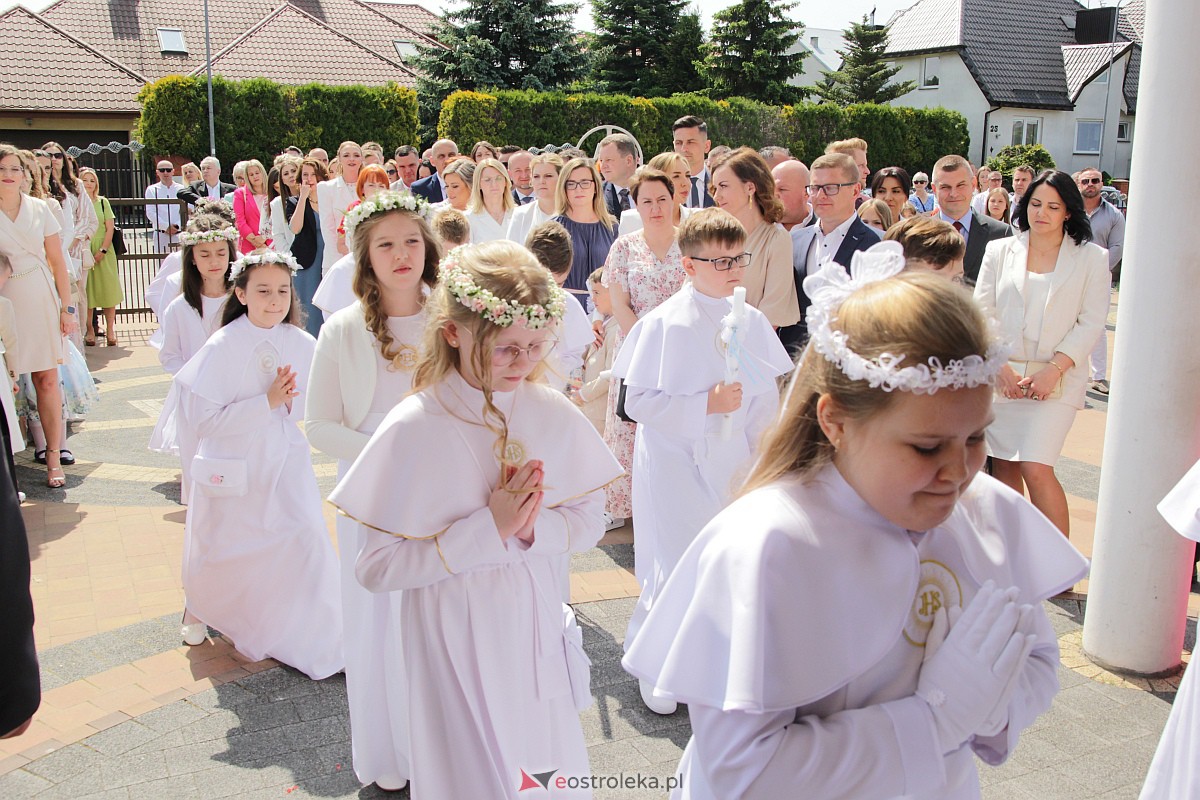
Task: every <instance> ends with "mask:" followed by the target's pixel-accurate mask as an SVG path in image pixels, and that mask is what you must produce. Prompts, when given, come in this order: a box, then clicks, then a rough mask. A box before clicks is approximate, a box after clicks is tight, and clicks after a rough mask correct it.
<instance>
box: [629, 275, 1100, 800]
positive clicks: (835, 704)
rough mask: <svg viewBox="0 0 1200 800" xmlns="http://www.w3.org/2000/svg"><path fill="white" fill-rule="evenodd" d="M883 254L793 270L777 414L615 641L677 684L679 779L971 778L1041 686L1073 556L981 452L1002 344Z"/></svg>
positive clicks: (945, 287)
mask: <svg viewBox="0 0 1200 800" xmlns="http://www.w3.org/2000/svg"><path fill="white" fill-rule="evenodd" d="M903 269H904V258H903V256H902V255H900V254H897V253H888V252H884V253H872V254H864V253H859V254H856V255H855V259H854V263H853V264H852V265H851V275H847V274H846V272H845V270H844V269H843V268H842V267H840V266H838V265H837V264H834V263H832V262H830V263H829V264H826V265H825V266H823V267H822V269H821V271H820V272H819V273H818V274H817V275H814V276H810V277H809V278H808V279H807V280H806V281H805V285H804V290H805V292H806V293H807V294H808V296H809V297H811V298H812V299H813V304H812V306H811V307H810V309H809V312H808V328H809V330H810V331H811V333H812V339H811V340H810V342H809V345H808V347H807V349H806V350H805V353H804V355H803V357H802V359H801V362H800V366H799V368H798V370H797V372H796V376H795V378H794V379H793V382H792V386H791V388H790V389H789V391H788V394H787V398H786V399H785V401H784V405H783V409H782V411H781V413H780V415H779V418H778V421H777V422H776V423H775V424H774V425H773V426H772V427H771V428H770V429H769V430H768V431H767V432H766V433H765V434H764V436H763V441H762V443H761V449H760V455H759V458H758V460H757V461H756V462H755V466H754V468H753V470H752V471H751V474H750V476H749V477H748V478H747V481H746V484H745V486H744V487H743V488H742V490H741V493H740V496H739V497H738V498H737V499H736V500H734V502H732V503H731V504H730V505H729V506H728V507H727V508H726V509H725V510H723V511H722V512H721V513H720V514H718V515H717V516H716V517H715V518H714V519H713V521H712V522H711V523H710V524H709V525H708V526H707V527H705V529H704V531H703V532H702V533H701V534H700V536H699V537H698V538H697V539H696V541H695V542H694V543H693V544H692V546H691V547H690V548H689V549H688V551H687V552H686V553H685V554H684V557H683V559H682V560H681V561H680V563H679V564H678V566H677V567H676V569H675V573H674V575H673V576H672V579H671V581H670V583H668V584H667V586H666V588H665V590H664V591H663V593H662V595H661V596H660V597H659V598H658V601H657V603H656V604H655V606H654V608H653V609H652V610H651V612H650V615H649V617H648V618H647V620H646V622H645V624H644V625H643V627H642V629H641V631H640V632H639V634H638V636H637V638H636V639H635V640H634V641H633V642H632V643H627V645H626V655H625V659H624V661H623V664H624V666H625V668H626V669H627V670H628V671H629V672H630V673H632V674H633V675H635V676H636V677H638V678H639V679H642V680H647V681H651V682H653V683H654V685H655V686H657V687H658V689H659V690H660V691H661V692H663V693H664V694H666V695H667V696H668V697H670V698H672V699H674V700H676V701H678V702H686V703H687V704H688V714H689V717H690V720H691V723H692V739H691V741H690V742H689V743H688V746H687V749H686V750H685V751H684V755H683V759H682V761H681V762H680V766H679V772H680V773H681V776H682V783H681V786H682V788H681V789H680V790H678V791H676V792H675V793H674V794H673V795H672V797H673V798H676V800H684V799H685V798H686V800H717V799H718V798H720V800H726V798H733V797H738V798H777V797H814V798H816V797H819V798H822V800H860V799H861V798H867V797H871V798H897V799H898V798H901V797H903V798H907V799H910V800H935V799H936V800H970V799H972V798H974V799H976V800H977V798H978V797H979V791H980V789H979V776H978V774H977V772H976V766H975V757H976V756H978V757H979V758H980V759H981V760H983V761H984V762H985V763H987V764H992V765H996V764H1000V763H1002V762H1003V761H1004V760H1005V759H1006V758H1008V756H1009V754H1010V753H1011V752H1012V751H1013V749H1014V748H1015V747H1016V744H1017V739H1018V736H1019V735H1020V734H1021V732H1022V731H1023V730H1024V729H1025V728H1027V727H1028V726H1029V725H1030V724H1031V723H1032V722H1033V721H1034V720H1035V719H1036V718H1037V716H1038V715H1039V714H1041V713H1042V712H1044V711H1045V710H1046V709H1048V708H1049V707H1050V703H1051V700H1052V699H1053V697H1054V694H1055V693H1056V692H1057V690H1058V681H1057V677H1056V672H1055V670H1056V668H1057V665H1058V642H1057V639H1056V637H1055V634H1054V630H1053V629H1052V628H1051V626H1050V624H1049V621H1048V620H1047V618H1046V615H1045V613H1044V612H1043V610H1042V607H1041V603H1042V601H1043V600H1045V599H1046V598H1048V597H1052V596H1053V595H1055V594H1057V593H1058V592H1061V591H1063V590H1064V589H1066V588H1069V587H1070V586H1071V585H1072V584H1074V583H1075V581H1077V580H1078V579H1079V578H1080V577H1082V576H1083V575H1084V574H1085V573H1086V569H1087V567H1086V562H1085V561H1084V559H1083V557H1082V556H1080V555H1079V553H1078V552H1076V551H1075V550H1074V549H1073V548H1072V547H1071V545H1070V543H1069V542H1067V540H1066V539H1065V538H1063V536H1062V535H1061V534H1060V533H1059V532H1058V530H1057V529H1056V528H1055V527H1054V526H1053V525H1052V524H1051V523H1050V521H1049V520H1047V519H1046V518H1045V517H1044V516H1043V515H1042V514H1041V513H1040V512H1039V511H1037V510H1036V509H1035V508H1033V506H1032V505H1030V504H1029V503H1028V502H1027V501H1026V500H1025V499H1024V498H1023V497H1021V496H1019V495H1017V494H1016V493H1014V492H1012V491H1011V490H1009V489H1008V488H1006V487H1005V486H1003V485H1002V484H1000V483H999V482H998V481H996V480H994V479H992V478H990V477H989V476H987V475H981V474H978V473H979V470H980V468H981V467H982V466H983V463H984V460H985V459H986V455H987V453H986V444H985V440H984V430H985V429H986V427H987V426H988V424H989V423H990V422H991V419H992V410H991V399H992V391H993V389H992V385H991V384H992V382H993V381H994V380H995V376H996V374H997V372H998V371H999V370H1000V369H1001V368H1002V367H1003V366H1004V365H1005V363H1006V359H1007V355H1008V350H1007V348H1006V347H1004V346H1003V345H1001V344H999V343H997V342H995V341H993V340H992V339H991V337H990V334H989V328H988V325H987V322H986V321H985V319H984V318H983V315H982V314H981V313H980V311H979V309H978V308H977V307H976V306H975V305H974V303H972V301H971V299H970V297H969V296H967V295H966V294H964V293H963V292H962V290H961V289H960V288H958V287H955V286H953V285H952V284H950V283H949V282H948V281H946V280H944V279H942V278H940V277H937V276H935V275H931V274H927V273H924V272H915V273H906V274H903V275H901V274H899V273H900V272H901V270H903ZM697 665H699V667H698V666H697Z"/></svg>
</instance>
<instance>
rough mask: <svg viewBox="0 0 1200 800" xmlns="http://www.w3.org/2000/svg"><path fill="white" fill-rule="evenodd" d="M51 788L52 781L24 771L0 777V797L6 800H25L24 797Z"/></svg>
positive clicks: (16, 771) (15, 771) (18, 770)
mask: <svg viewBox="0 0 1200 800" xmlns="http://www.w3.org/2000/svg"><path fill="white" fill-rule="evenodd" d="M52 786H54V783H53V782H52V781H48V780H46V779H45V778H43V777H41V776H40V775H35V774H33V773H32V772H29V771H28V770H24V769H17V770H13V771H12V772H10V773H8V774H7V775H0V797H3V798H6V800H25V798H26V797H33V796H34V795H36V794H38V793H39V792H42V791H44V790H46V789H49V788H50V787H52Z"/></svg>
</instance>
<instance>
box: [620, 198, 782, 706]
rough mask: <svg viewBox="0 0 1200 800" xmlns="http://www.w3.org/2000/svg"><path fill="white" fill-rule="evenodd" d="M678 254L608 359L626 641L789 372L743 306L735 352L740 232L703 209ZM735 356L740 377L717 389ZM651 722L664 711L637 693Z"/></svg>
mask: <svg viewBox="0 0 1200 800" xmlns="http://www.w3.org/2000/svg"><path fill="white" fill-rule="evenodd" d="M678 238H679V250H680V252H681V253H682V254H683V269H684V271H685V272H686V273H687V275H688V277H689V279H690V280H688V281H687V282H685V283H684V285H683V288H682V289H680V290H679V291H678V292H676V293H675V294H674V295H672V296H671V297H670V298H668V299H667V300H666V302H664V303H663V304H662V305H660V306H658V307H657V308H655V309H654V310H653V311H650V312H649V313H647V314H646V315H645V316H644V317H642V318H641V319H639V320H638V321H637V323H636V324H635V325H634V326H633V328H632V329H631V330H630V331H629V335H628V336H627V337H626V338H625V342H624V343H623V344H622V345H621V350H620V352H619V353H618V354H617V359H616V362H615V363H614V364H613V375H614V376H615V377H617V378H619V379H621V380H622V381H624V383H625V393H626V395H625V411H626V413H627V414H628V415H629V416H630V417H632V418H633V419H634V420H636V421H637V423H638V426H637V434H636V438H635V442H634V452H633V514H634V517H635V518H636V519H637V521H638V522H637V536H636V537H635V539H634V570H635V573H636V575H637V579H638V582H639V583H640V584H641V587H642V592H641V597H640V598H639V599H638V604H637V606H635V607H634V610H633V616H632V617H631V618H630V620H629V629H628V631H627V633H626V635H625V638H626V641H632V640H633V639H634V637H635V636H636V635H637V632H638V629H639V628H641V626H642V622H643V621H644V620H645V618H646V614H647V612H649V611H650V609H651V608H652V607H653V606H654V599H655V597H656V596H657V595H658V593H659V592H660V591H662V587H663V584H665V583H666V581H667V579H668V578H670V577H671V572H672V570H674V568H675V564H677V563H678V562H679V559H680V557H682V556H683V551H684V550H686V549H687V547H688V545H689V544H691V543H692V540H694V539H695V538H696V536H697V535H698V534H699V533H700V529H701V528H703V527H704V526H705V525H707V524H708V522H709V520H711V519H712V518H713V517H714V516H715V515H716V513H717V512H718V511H720V510H721V509H722V508H724V507H725V505H726V504H727V503H728V502H729V500H730V499H731V497H732V496H733V491H734V489H735V488H736V487H735V485H734V484H735V482H738V483H740V481H741V479H742V478H743V477H744V475H745V473H746V471H747V470H749V469H750V462H751V460H752V459H753V457H754V454H755V451H756V448H757V443H758V439H759V436H760V435H761V434H762V432H763V430H764V429H765V428H766V427H767V425H768V424H770V422H771V421H772V420H773V419H774V417H775V412H776V411H777V410H778V408H779V389H778V385H777V383H776V379H777V378H778V377H779V376H781V375H786V374H788V373H789V372H791V371H792V368H793V365H792V360H791V358H789V357H788V354H787V351H786V350H785V349H784V347H783V345H781V344H780V343H779V337H778V336H776V335H775V331H774V329H773V328H772V327H771V323H770V322H769V321H767V318H766V317H765V316H763V314H762V312H760V311H759V310H758V309H756V308H754V307H753V306H750V305H748V304H745V303H743V307H744V310H745V311H744V313H745V318H744V319H743V320H741V321H740V323H739V325H738V332H737V336H736V341H726V340H727V339H730V338H731V336H730V335H728V334H727V333H726V331H727V328H728V327H729V321H730V320H727V318H731V315H732V313H733V306H732V304H731V302H730V299H729V298H730V297H731V296H732V295H733V292H734V289H736V288H737V287H738V286H740V285H741V282H742V276H743V275H744V274H745V271H746V267H748V266H749V265H750V261H751V255H750V254H749V253H746V252H744V246H745V244H746V230H745V228H743V227H742V224H741V223H740V222H738V221H737V219H736V218H735V217H734V216H733V215H732V214H730V213H729V212H727V211H723V210H721V209H719V208H708V209H704V210H703V211H698V212H696V213H695V214H692V215H691V216H689V217H688V218H687V219H685V220H684V221H683V224H682V225H680V226H679V233H678ZM730 352H733V353H735V354H736V355H735V357H736V359H737V361H738V363H739V364H740V365H741V369H740V378H739V380H738V381H735V382H733V383H726V382H725V372H726V359H727V356H728V354H729V353H730ZM641 693H642V699H643V700H644V701H645V703H646V705H647V707H648V708H650V710H651V711H655V712H657V713H659V714H673V713H674V712H675V703H674V702H671V701H669V700H667V699H664V698H656V697H654V689H653V686H651V685H649V684H648V683H646V682H643V683H642V684H641Z"/></svg>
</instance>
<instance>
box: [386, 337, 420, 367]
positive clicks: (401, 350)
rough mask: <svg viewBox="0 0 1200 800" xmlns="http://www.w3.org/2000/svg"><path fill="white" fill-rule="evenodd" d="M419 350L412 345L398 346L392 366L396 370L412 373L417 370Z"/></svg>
mask: <svg viewBox="0 0 1200 800" xmlns="http://www.w3.org/2000/svg"><path fill="white" fill-rule="evenodd" d="M418 355H419V354H418V353H417V348H415V347H413V346H412V345H411V344H400V345H397V346H396V355H394V356H392V364H393V366H395V368H396V369H399V370H403V371H405V372H410V371H412V370H414V369H416V368H417V356H418Z"/></svg>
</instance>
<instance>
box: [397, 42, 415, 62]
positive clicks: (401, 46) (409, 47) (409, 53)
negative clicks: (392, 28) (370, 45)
mask: <svg viewBox="0 0 1200 800" xmlns="http://www.w3.org/2000/svg"><path fill="white" fill-rule="evenodd" d="M392 45H393V46H395V48H396V55H398V56H400V61H401V63H404V62H407V61H409V60H411V59H413V58H415V57H416V55H417V46H416V45H415V44H413V43H412V42H407V41H405V40H404V39H396V40H395V41H394V42H392Z"/></svg>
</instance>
